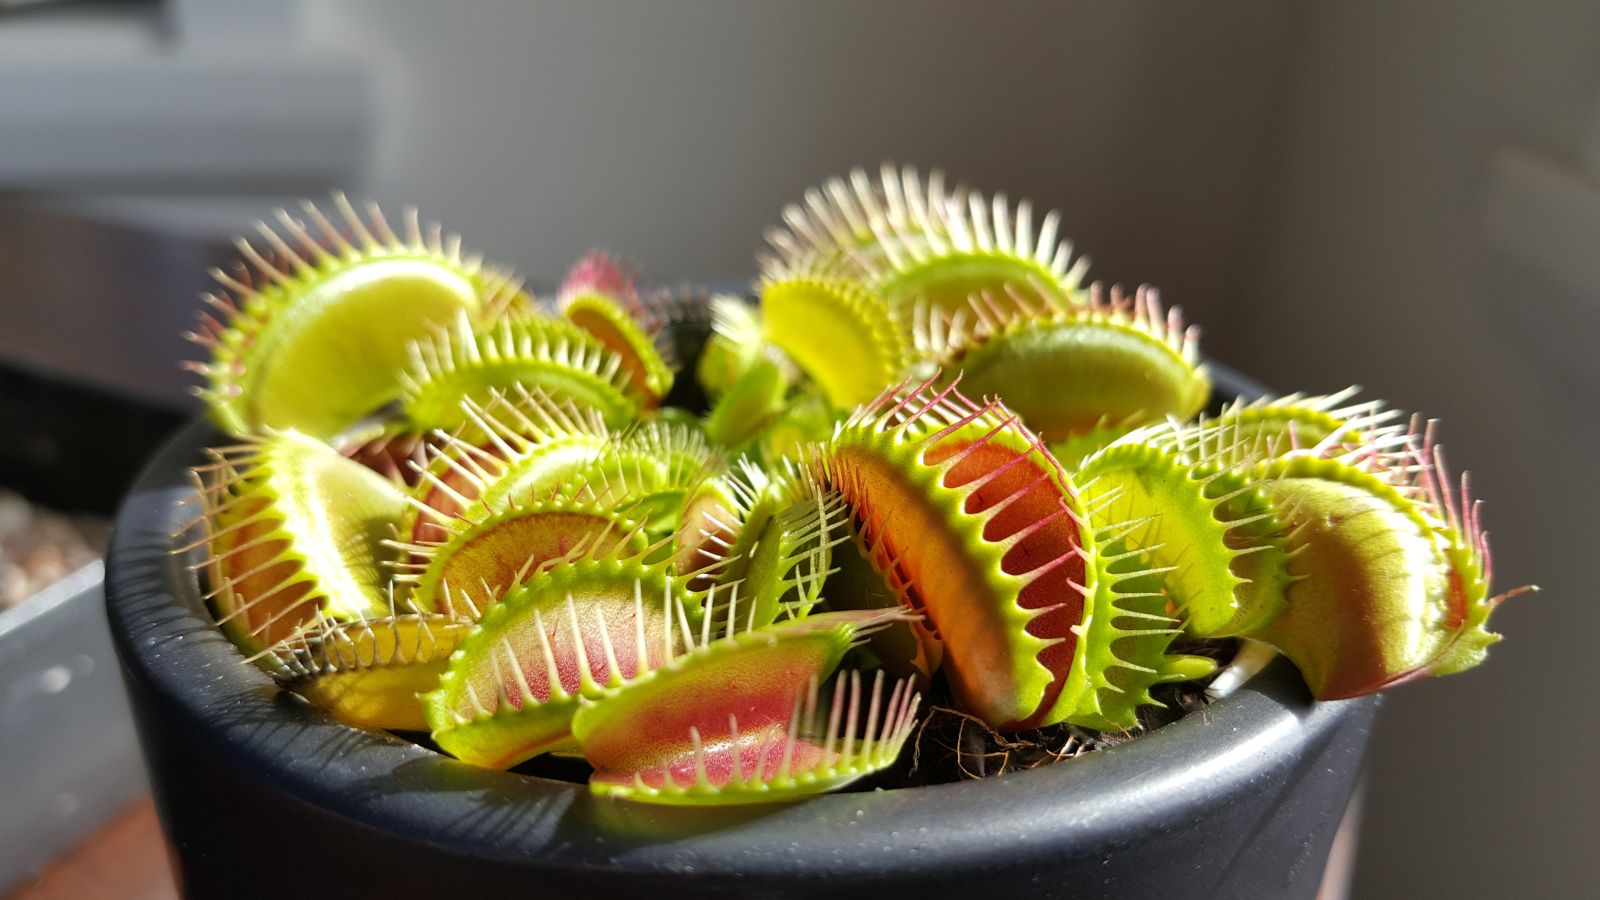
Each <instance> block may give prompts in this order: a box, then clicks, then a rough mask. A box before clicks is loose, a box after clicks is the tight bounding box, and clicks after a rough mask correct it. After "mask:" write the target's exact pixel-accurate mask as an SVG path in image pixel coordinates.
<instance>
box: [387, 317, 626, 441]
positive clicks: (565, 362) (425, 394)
mask: <svg viewBox="0 0 1600 900" xmlns="http://www.w3.org/2000/svg"><path fill="white" fill-rule="evenodd" d="M409 349H410V365H409V367H408V368H407V369H406V370H405V371H404V372H403V373H402V374H401V376H400V381H401V384H402V386H403V387H404V392H403V395H402V397H401V399H400V407H401V410H402V413H403V414H404V416H405V418H406V420H407V421H408V422H410V423H411V425H412V427H413V428H415V429H417V430H427V429H431V428H443V429H454V428H457V427H460V426H461V425H462V424H463V422H464V418H463V416H462V411H461V409H462V408H461V404H462V401H463V400H467V399H471V400H476V401H478V402H479V403H486V402H488V401H489V400H490V398H491V397H492V396H493V395H494V394H495V393H496V392H501V391H505V390H509V389H510V388H512V387H513V386H514V385H522V386H523V387H525V388H528V389H534V388H537V389H539V390H541V391H543V392H544V393H545V394H547V395H549V396H551V397H553V398H555V399H558V400H571V401H573V402H574V403H576V404H578V405H579V406H582V407H584V408H586V409H593V410H596V411H598V412H599V413H600V417H601V418H602V419H604V420H605V422H606V423H607V424H608V425H611V426H612V427H620V426H622V425H625V424H627V423H628V422H630V421H632V420H633V419H634V418H635V417H636V416H637V415H638V412H639V402H638V400H639V398H638V397H637V396H636V395H634V394H633V393H632V391H631V384H632V382H631V380H630V376H629V373H628V372H627V371H626V370H624V368H623V357H621V356H619V355H617V354H616V353H613V352H611V351H610V350H609V349H607V348H606V346H605V345H604V344H602V343H601V342H600V340H599V339H597V338H595V337H593V336H592V335H590V334H589V333H588V332H587V331H584V330H583V329H581V328H579V327H577V326H576V325H574V324H572V323H570V322H567V321H564V320H561V319H550V318H545V317H543V316H538V315H525V316H517V317H512V318H506V319H501V320H499V321H497V322H494V323H492V324H490V325H487V326H483V327H481V328H480V327H477V326H476V325H474V323H473V322H472V320H471V319H470V318H468V317H466V316H458V317H457V318H456V320H455V322H454V323H453V324H452V325H451V326H450V327H447V328H439V329H437V330H435V331H434V332H433V333H432V334H431V335H429V336H428V337H427V338H425V339H423V340H418V341H414V342H413V343H412V344H410V347H409Z"/></svg>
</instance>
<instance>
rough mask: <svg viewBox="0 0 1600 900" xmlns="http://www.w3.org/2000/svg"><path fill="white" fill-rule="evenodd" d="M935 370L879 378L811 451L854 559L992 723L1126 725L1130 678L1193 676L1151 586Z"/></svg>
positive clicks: (1141, 683) (1005, 413) (1040, 455)
mask: <svg viewBox="0 0 1600 900" xmlns="http://www.w3.org/2000/svg"><path fill="white" fill-rule="evenodd" d="M935 380H936V379H934V380H929V381H926V382H923V383H921V384H911V383H906V384H901V385H898V386H895V387H891V388H889V389H887V390H885V391H884V393H883V394H882V395H881V396H880V397H879V398H878V399H877V400H876V401H874V402H873V403H871V404H869V405H867V406H865V407H863V408H861V409H860V410H858V411H857V413H856V415H855V416H854V417H852V419H851V420H850V422H848V423H847V424H846V425H845V426H844V427H843V428H842V429H841V430H840V431H839V432H838V433H837V434H836V435H835V436H834V438H833V440H832V441H831V442H830V443H829V445H828V446H827V447H826V449H825V450H823V451H822V452H821V454H820V455H819V459H818V468H819V472H820V477H821V478H822V479H823V480H825V481H826V482H827V483H828V484H830V485H832V486H834V487H835V488H837V489H838V490H839V491H840V492H841V493H842V494H843V495H844V497H845V498H846V501H847V502H848V503H849V505H850V507H851V510H852V512H853V514H854V516H855V518H856V520H857V522H858V527H859V528H860V529H861V531H862V532H863V533H864V534H865V535H866V538H865V543H866V545H867V547H868V548H869V551H870V556H869V559H871V561H872V563H873V565H874V566H875V567H876V568H877V569H878V571H879V572H880V573H884V574H885V577H886V578H889V579H892V581H893V583H894V584H895V586H896V590H897V592H898V593H899V594H900V596H901V597H902V598H903V600H904V601H905V603H906V604H907V606H908V607H909V608H911V609H913V610H915V611H917V612H919V613H923V614H925V615H926V617H927V619H928V622H929V625H930V626H931V630H932V632H933V637H934V638H935V639H937V640H938V641H939V642H940V643H941V644H942V654H943V657H944V670H945V672H946V674H947V675H948V676H949V679H950V683H951V689H952V691H953V692H954V694H955V697H956V699H957V700H959V701H960V702H961V703H962V705H964V706H965V707H967V708H968V709H970V710H971V711H972V712H973V713H974V714H976V715H977V716H979V717H980V718H982V719H983V720H984V721H986V722H988V723H990V724H991V725H993V726H994V727H996V728H999V729H1001V730H1008V729H1023V728H1031V727H1038V726H1040V725H1049V724H1053V723H1056V722H1062V721H1068V722H1076V723H1079V724H1086V725H1091V726H1092V727H1120V728H1131V727H1133V726H1134V725H1135V724H1136V722H1135V720H1134V718H1133V711H1134V709H1135V707H1137V706H1138V705H1139V704H1140V703H1142V702H1147V701H1148V695H1147V692H1146V689H1147V688H1148V687H1149V686H1151V685H1154V684H1156V683H1159V682H1161V681H1164V680H1185V679H1188V678H1194V677H1198V676H1200V675H1203V674H1205V673H1206V672H1207V671H1209V668H1210V664H1209V662H1208V661H1204V660H1201V659H1199V658H1194V657H1185V656H1168V655H1167V654H1166V652H1165V650H1166V645H1167V643H1169V642H1170V640H1171V638H1172V637H1173V636H1174V635H1175V634H1176V631H1177V629H1176V627H1175V625H1176V623H1174V622H1172V621H1171V620H1170V619H1167V618H1166V617H1165V616H1163V615H1162V614H1161V612H1160V609H1161V605H1160V602H1161V597H1160V594H1159V593H1158V592H1155V591H1152V590H1149V589H1148V588H1149V585H1144V584H1140V585H1138V586H1139V587H1143V588H1145V589H1143V590H1124V589H1123V588H1124V587H1125V585H1124V582H1129V583H1130V584H1129V585H1127V586H1134V585H1133V584H1132V583H1134V582H1135V581H1136V579H1139V578H1141V577H1142V576H1144V575H1147V574H1150V573H1148V572H1147V571H1145V570H1142V569H1140V568H1139V567H1138V566H1137V565H1133V566H1123V567H1118V566H1115V565H1113V564H1114V563H1117V562H1121V561H1123V560H1126V559H1128V558H1130V557H1131V554H1120V555H1119V554H1110V553H1107V552H1105V548H1103V547H1102V545H1101V542H1100V541H1101V538H1102V537H1104V536H1105V535H1104V534H1103V533H1102V532H1100V531H1099V530H1098V529H1097V528H1096V527H1095V525H1094V524H1093V523H1091V521H1090V520H1089V511H1088V510H1087V509H1086V508H1085V507H1084V506H1083V505H1082V503H1081V502H1080V500H1079V498H1078V497H1077V495H1076V493H1075V490H1074V488H1073V487H1072V485H1071V484H1070V482H1069V481H1068V479H1067V476H1066V474H1065V473H1064V472H1063V471H1062V470H1061V469H1060V467H1059V466H1058V465H1057V464H1056V462H1055V460H1054V459H1052V458H1051V457H1050V455H1049V452H1048V451H1047V450H1045V448H1044V447H1043V445H1042V444H1041V443H1040V442H1039V440H1038V438H1037V437H1036V436H1034V435H1033V434H1032V433H1031V432H1029V431H1028V430H1027V429H1026V428H1024V427H1023V426H1022V424H1021V422H1020V421H1019V420H1018V418H1017V416H1016V415H1015V414H1014V413H1012V412H1010V411H1009V410H1008V409H1006V407H1004V406H1003V405H1000V404H998V403H995V402H990V403H987V404H983V405H979V404H976V403H973V402H972V401H970V400H968V399H967V398H966V397H964V396H962V395H961V394H960V393H958V392H956V390H955V385H954V382H952V383H951V384H950V385H948V386H946V387H943V388H936V387H935V386H934V384H935Z"/></svg>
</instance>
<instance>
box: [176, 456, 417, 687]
mask: <svg viewBox="0 0 1600 900" xmlns="http://www.w3.org/2000/svg"><path fill="white" fill-rule="evenodd" d="M211 457H212V461H211V462H210V463H208V464H206V465H203V466H199V467H197V468H196V469H195V470H194V473H193V477H194V481H195V484H196V487H197V488H198V490H199V495H200V502H201V509H202V515H201V522H202V523H203V525H204V531H205V535H204V537H203V538H202V539H201V540H200V542H198V543H197V544H196V545H194V546H199V545H200V544H204V545H206V546H207V549H208V554H207V557H206V559H205V560H204V561H203V562H202V563H200V564H199V565H198V566H197V568H204V569H205V570H206V572H207V574H208V576H209V580H210V589H209V590H208V591H207V592H206V593H205V597H206V599H207V600H209V601H210V602H211V604H212V605H213V607H214V608H215V609H216V611H217V621H218V622H219V623H220V624H221V625H222V627H223V629H224V630H225V631H227V632H228V634H229V636H230V637H232V638H233V640H234V642H235V643H237V644H239V645H240V647H241V648H243V649H245V650H246V651H247V652H250V653H255V652H257V651H259V650H261V649H263V648H264V647H265V646H267V645H270V644H274V643H276V642H278V641H280V640H283V639H285V638H289V637H293V636H295V635H297V634H298V633H300V631H301V630H303V629H304V628H305V627H307V626H308V625H310V624H311V623H314V622H317V621H319V620H320V619H322V618H329V619H334V620H337V621H352V620H361V619H368V618H376V617H380V616H383V615H387V614H388V613H389V612H390V604H389V598H388V593H387V591H386V589H385V588H384V582H385V579H384V573H383V566H384V563H385V562H386V561H387V559H388V558H389V556H390V555H391V553H390V551H389V550H388V549H387V548H386V547H385V546H384V544H383V538H384V532H385V531H386V530H387V529H389V528H390V527H391V525H392V523H393V522H394V521H395V520H396V519H398V518H399V516H400V514H401V511H402V510H403V509H404V506H405V500H404V495H403V494H401V492H400V490H399V489H398V488H397V487H396V486H395V485H393V484H392V483H390V482H388V481H386V480H385V479H383V478H382V477H381V476H379V475H377V474H375V473H373V472H372V471H371V470H369V469H366V468H364V467H363V466H361V465H360V464H358V463H355V462H352V461H350V460H348V459H345V458H344V457H343V456H341V455H340V454H339V453H338V452H337V451H335V450H333V449H332V448H331V447H328V446H327V445H326V444H323V443H321V442H320V441H317V440H315V439H313V438H310V437H307V436H305V435H302V434H300V433H299V432H296V431H283V432H274V433H271V434H267V435H264V436H262V437H259V438H252V439H249V440H246V441H244V442H243V443H240V444H237V445H234V446H231V447H225V448H219V449H216V450H213V451H211ZM185 549H188V548H185ZM265 661H266V662H268V663H270V662H273V660H271V659H267V660H265Z"/></svg>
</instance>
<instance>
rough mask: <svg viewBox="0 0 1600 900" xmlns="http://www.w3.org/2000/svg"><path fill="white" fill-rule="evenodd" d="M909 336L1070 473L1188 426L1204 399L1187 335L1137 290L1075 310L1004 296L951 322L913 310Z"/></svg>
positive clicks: (966, 308)
mask: <svg viewBox="0 0 1600 900" xmlns="http://www.w3.org/2000/svg"><path fill="white" fill-rule="evenodd" d="M914 332H915V334H916V344H917V349H918V352H919V354H920V355H922V356H924V357H927V358H931V359H933V360H935V361H936V362H938V363H939V364H940V365H941V366H943V367H944V368H945V369H946V370H947V371H952V372H955V371H959V372H961V373H962V377H963V379H964V381H963V383H964V384H965V385H966V386H967V389H968V390H970V391H972V392H973V393H974V394H977V395H980V396H991V395H992V396H999V397H1004V398H1006V402H1007V404H1008V405H1009V406H1010V407H1011V408H1012V409H1014V410H1016V411H1017V413H1018V414H1020V415H1021V416H1022V419H1023V421H1024V422H1026V423H1027V424H1028V427H1030V428H1032V429H1033V430H1034V431H1036V432H1038V433H1040V434H1041V435H1044V436H1046V437H1048V438H1049V439H1050V440H1051V441H1052V442H1053V444H1052V446H1053V447H1054V448H1057V449H1060V450H1062V451H1063V452H1065V453H1067V454H1069V455H1070V456H1072V459H1070V460H1068V462H1069V463H1070V464H1071V465H1073V466H1074V467H1075V466H1076V464H1077V462H1078V460H1079V459H1081V458H1082V456H1084V455H1086V453H1087V451H1091V450H1092V449H1094V447H1093V445H1094V444H1095V443H1097V442H1099V441H1103V440H1104V441H1105V442H1106V443H1109V441H1108V440H1106V438H1109V437H1114V436H1115V435H1116V434H1118V433H1119V431H1125V430H1129V429H1132V428H1135V427H1138V426H1140V425H1148V424H1151V423H1153V422H1159V421H1162V420H1163V419H1165V418H1167V417H1168V416H1172V417H1175V418H1178V419H1188V418H1191V417H1192V416H1194V415H1195V414H1196V413H1198V412H1199V411H1200V410H1201V408H1202V407H1203V406H1205V402H1206V398H1207V397H1208V396H1210V393H1211V382H1210V379H1209V377H1208V376H1207V375H1206V371H1205V367H1204V366H1203V365H1201V363H1200V353H1199V333H1198V330H1197V329H1196V328H1194V327H1193V326H1188V325H1185V324H1184V321H1183V317H1182V315H1181V314H1180V313H1179V312H1178V310H1177V308H1176V307H1174V308H1172V309H1170V310H1163V309H1162V306H1161V302H1160V300H1158V299H1157V297H1156V294H1155V291H1153V290H1150V289H1148V288H1144V287H1141V288H1139V289H1138V291H1136V292H1135V293H1134V294H1133V296H1131V297H1130V296H1128V295H1126V294H1124V293H1123V292H1122V290H1121V289H1120V288H1112V289H1111V290H1110V292H1109V293H1108V292H1107V291H1105V290H1104V288H1103V287H1102V286H1101V285H1099V284H1096V285H1094V286H1093V287H1092V288H1091V289H1090V291H1089V294H1088V297H1087V299H1086V300H1085V299H1079V298H1077V297H1072V298H1063V297H1061V296H1059V295H1058V294H1057V293H1055V292H1053V291H1052V290H1051V289H1049V288H1048V287H1047V286H1046V285H1045V284H1044V283H1043V282H1040V281H1038V280H1034V281H1033V282H1031V283H1029V284H1026V285H1023V286H1018V285H1015V284H1007V285H1005V286H1004V288H1003V290H1002V291H999V292H991V291H985V292H983V293H981V294H977V295H974V296H973V297H971V298H970V299H969V300H968V301H967V302H966V304H965V305H963V306H961V307H958V308H957V309H955V310H954V311H948V310H946V309H943V308H940V307H937V306H930V305H929V304H926V303H921V304H919V305H918V307H917V309H916V322H915V323H914Z"/></svg>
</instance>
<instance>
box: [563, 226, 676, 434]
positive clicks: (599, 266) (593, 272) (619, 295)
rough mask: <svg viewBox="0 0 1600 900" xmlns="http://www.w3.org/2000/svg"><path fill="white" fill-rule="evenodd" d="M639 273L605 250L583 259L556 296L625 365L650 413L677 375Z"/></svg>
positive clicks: (575, 321) (570, 317) (565, 313)
mask: <svg viewBox="0 0 1600 900" xmlns="http://www.w3.org/2000/svg"><path fill="white" fill-rule="evenodd" d="M634 277H635V276H634V273H633V272H632V271H630V270H628V269H627V268H625V267H624V266H623V265H622V264H621V263H620V262H618V261H617V259H616V258H615V257H613V256H611V255H610V254H608V253H606V252H605V251H603V250H595V251H591V252H590V253H588V254H586V255H585V256H584V257H583V258H582V259H580V260H578V262H577V263H575V264H574V265H573V267H572V269H571V270H570V271H569V272H568V273H567V278H566V280H565V281H563V282H562V284H561V289H560V291H559V292H558V293H557V294H556V308H557V309H558V310H560V312H561V315H562V316H563V317H564V318H565V319H566V320H567V321H569V322H571V323H572V324H574V325H576V326H577V327H579V328H581V329H583V330H584V331H586V332H588V333H589V334H591V335H593V336H594V338H595V339H596V340H597V341H599V342H600V344H601V345H602V346H603V347H605V348H606V349H607V350H609V351H610V352H612V353H614V354H616V356H617V358H618V359H619V360H620V361H621V367H622V371H623V373H625V374H626V376H627V379H628V385H629V388H630V390H631V392H632V393H633V394H634V395H635V396H637V397H638V398H639V399H640V402H641V404H642V405H643V406H644V407H645V408H646V409H654V408H656V407H658V406H660V405H661V401H662V400H663V399H665V397H666V395H667V391H668V390H670V389H671V387H672V381H673V372H672V369H671V368H670V367H669V366H668V365H667V362H666V361H665V360H664V359H662V357H661V353H660V351H659V350H657V348H656V335H655V334H652V333H650V332H652V331H659V329H660V325H661V323H660V322H659V321H657V320H655V318H654V317H652V316H650V315H649V314H648V311H647V309H646V308H645V307H644V305H643V304H642V302H641V301H640V299H639V291H638V288H637V287H635V286H634Z"/></svg>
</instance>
